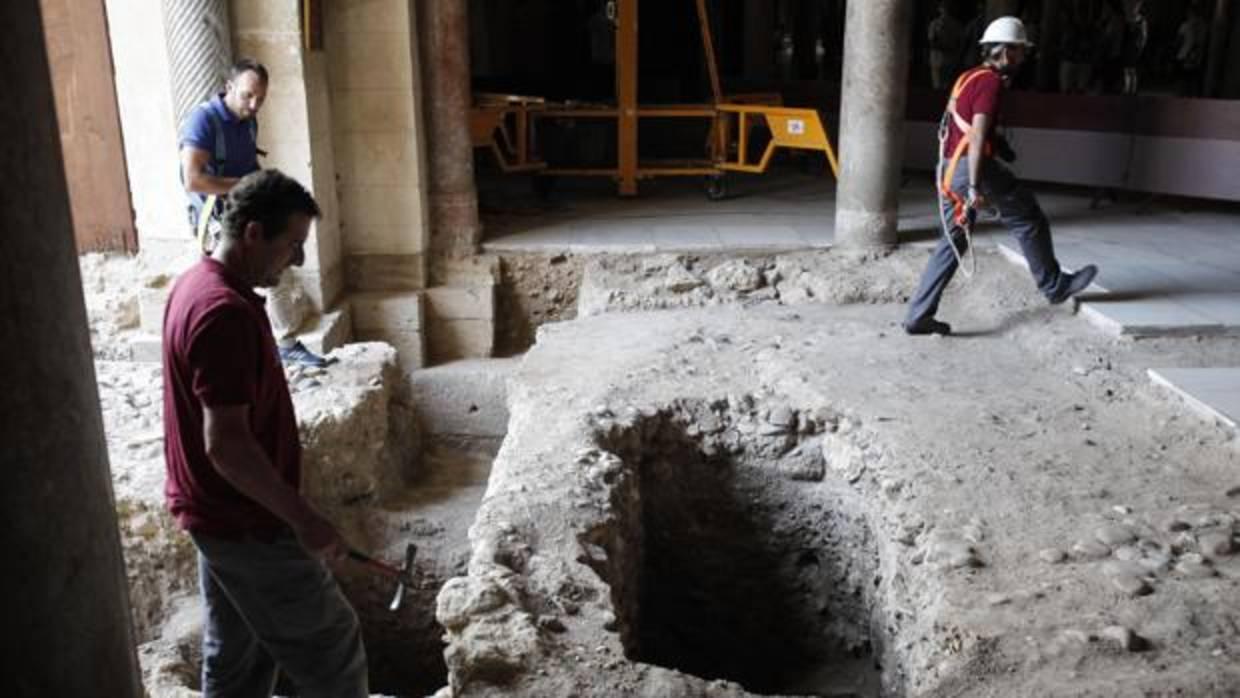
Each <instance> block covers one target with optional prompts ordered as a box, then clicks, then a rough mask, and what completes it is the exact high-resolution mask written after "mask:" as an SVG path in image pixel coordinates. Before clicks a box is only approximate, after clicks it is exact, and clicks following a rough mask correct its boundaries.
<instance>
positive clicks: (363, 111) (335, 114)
mask: <svg viewBox="0 0 1240 698" xmlns="http://www.w3.org/2000/svg"><path fill="white" fill-rule="evenodd" d="M336 95H337V97H338V99H337V100H336V101H335V103H334V107H335V108H334V109H332V125H333V126H334V128H335V129H336V132H337V133H338V134H340V135H344V134H350V135H354V136H356V135H362V134H367V135H372V134H373V135H379V134H393V135H394V134H397V133H406V134H408V135H407V136H406V137H407V138H409V139H410V140H411V141H412V140H414V138H413V131H414V129H415V128H416V127H417V121H416V118H415V114H414V108H413V105H414V101H413V95H411V94H410V92H409V90H408V89H396V90H338V91H336Z"/></svg>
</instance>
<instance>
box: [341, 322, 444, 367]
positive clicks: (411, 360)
mask: <svg viewBox="0 0 1240 698" xmlns="http://www.w3.org/2000/svg"><path fill="white" fill-rule="evenodd" d="M353 335H354V337H356V338H357V340H358V341H361V342H387V343H388V344H391V345H392V347H393V348H395V349H396V354H397V356H398V357H399V358H400V367H401V369H403V370H405V371H416V370H417V369H419V368H422V367H423V366H425V365H426V343H425V341H424V339H423V337H422V333H421V332H403V331H400V330H384V329H366V330H363V329H357V328H354V331H353Z"/></svg>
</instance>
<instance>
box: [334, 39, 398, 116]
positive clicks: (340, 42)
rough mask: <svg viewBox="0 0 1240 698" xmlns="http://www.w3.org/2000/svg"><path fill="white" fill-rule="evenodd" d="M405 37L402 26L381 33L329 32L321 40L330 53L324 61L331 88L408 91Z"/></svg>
mask: <svg viewBox="0 0 1240 698" xmlns="http://www.w3.org/2000/svg"><path fill="white" fill-rule="evenodd" d="M406 26H407V25H406ZM409 37H410V33H409V31H408V29H407V28H405V27H402V28H401V30H400V31H385V32H348V31H329V32H328V34H327V36H326V37H325V41H326V44H327V52H328V54H329V55H331V56H332V60H331V62H330V63H329V64H328V82H329V83H330V84H331V86H332V89H354V90H357V89H363V90H373V89H401V88H404V89H406V90H408V91H410V92H412V80H411V73H412V72H413V68H412V65H413V54H412V50H413V49H412V47H411V46H410V45H409ZM410 99H412V97H410Z"/></svg>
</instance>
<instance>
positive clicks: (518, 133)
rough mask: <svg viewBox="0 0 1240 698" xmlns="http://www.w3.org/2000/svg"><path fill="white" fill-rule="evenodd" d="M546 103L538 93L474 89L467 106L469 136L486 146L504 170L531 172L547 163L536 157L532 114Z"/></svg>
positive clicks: (476, 142) (477, 145)
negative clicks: (472, 102) (471, 100)
mask: <svg viewBox="0 0 1240 698" xmlns="http://www.w3.org/2000/svg"><path fill="white" fill-rule="evenodd" d="M545 107H546V103H545V102H544V100H543V99H542V98H541V97H525V96H522V95H499V94H490V93H475V94H474V106H473V108H471V109H470V110H469V137H470V141H471V142H472V143H473V146H474V147H475V148H487V149H489V150H490V151H491V153H492V154H494V155H495V161H496V163H498V164H499V167H500V169H501V170H503V171H504V172H533V171H537V170H542V169H545V168H546V167H547V163H545V162H543V161H541V160H538V159H536V157H535V152H536V150H537V148H536V142H535V131H534V128H533V118H532V117H533V115H534V114H536V113H537V112H540V111H542V110H543V109H544V108H545Z"/></svg>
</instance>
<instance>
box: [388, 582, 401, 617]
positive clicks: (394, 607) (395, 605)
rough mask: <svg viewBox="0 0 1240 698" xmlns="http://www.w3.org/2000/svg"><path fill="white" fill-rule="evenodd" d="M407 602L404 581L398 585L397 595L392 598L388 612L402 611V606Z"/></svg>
mask: <svg viewBox="0 0 1240 698" xmlns="http://www.w3.org/2000/svg"><path fill="white" fill-rule="evenodd" d="M404 601H405V583H404V582H403V581H402V582H400V583H399V584H397V585H396V595H395V596H393V597H392V603H390V604H388V610H389V611H392V612H396V611H398V610H400V605H401V604H402V603H404Z"/></svg>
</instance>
